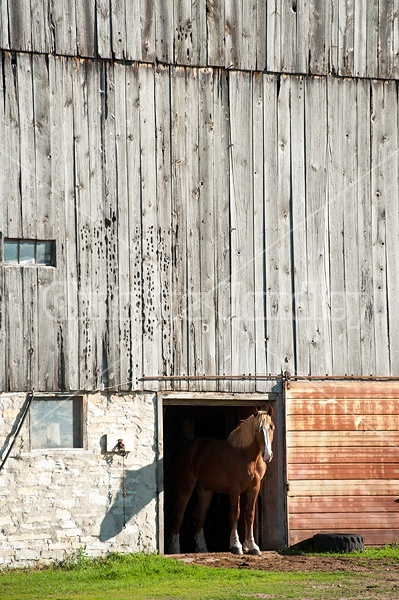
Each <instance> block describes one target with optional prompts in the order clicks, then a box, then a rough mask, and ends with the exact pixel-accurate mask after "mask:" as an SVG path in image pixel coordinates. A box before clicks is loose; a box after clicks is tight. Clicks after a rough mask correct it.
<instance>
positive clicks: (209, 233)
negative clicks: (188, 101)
mask: <svg viewBox="0 0 399 600" xmlns="http://www.w3.org/2000/svg"><path fill="white" fill-rule="evenodd" d="M214 85H215V80H214V76H213V71H211V70H210V69H203V70H200V71H199V82H198V89H199V140H198V143H199V152H198V159H199V177H198V202H199V250H200V254H199V257H200V265H199V266H200V289H199V300H200V303H199V309H200V310H199V312H200V316H199V327H198V332H199V334H200V336H201V354H202V356H201V372H202V373H208V374H215V373H216V278H215V249H216V248H215V246H216V232H215V227H216V223H215V213H214V207H215V200H216V201H217V199H216V198H215V192H214V183H215V180H216V178H217V177H218V172H219V169H218V163H219V157H217V156H215V155H214V141H215V140H214V127H215V114H214ZM214 386H215V382H214V381H212V382H210V381H204V382H203V384H202V389H214Z"/></svg>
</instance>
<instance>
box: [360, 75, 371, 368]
mask: <svg viewBox="0 0 399 600" xmlns="http://www.w3.org/2000/svg"><path fill="white" fill-rule="evenodd" d="M370 99H371V84H370V82H369V81H367V80H360V81H358V82H357V102H356V110H357V124H358V126H357V137H358V140H357V148H358V166H357V168H358V175H357V182H358V183H357V195H358V230H359V240H362V241H361V243H359V246H358V248H359V250H358V251H359V292H360V293H359V296H360V352H361V359H362V371H361V372H362V374H363V375H370V374H371V373H376V367H375V358H376V356H375V346H374V317H375V314H374V310H373V304H374V298H373V296H374V290H373V287H374V283H373V258H372V257H373V254H372V248H373V244H372V227H371V223H372V195H371V194H372V192H371V109H370V105H371V102H370Z"/></svg>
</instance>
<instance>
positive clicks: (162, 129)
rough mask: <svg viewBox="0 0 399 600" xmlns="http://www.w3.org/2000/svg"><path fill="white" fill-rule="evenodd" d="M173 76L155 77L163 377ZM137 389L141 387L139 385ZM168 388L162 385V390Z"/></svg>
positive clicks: (167, 339) (167, 358)
mask: <svg viewBox="0 0 399 600" xmlns="http://www.w3.org/2000/svg"><path fill="white" fill-rule="evenodd" d="M169 93H170V72H169V69H168V68H167V67H163V66H161V65H159V66H158V68H157V70H156V73H155V105H156V114H157V122H156V144H157V149H156V161H157V165H156V173H157V176H156V184H157V193H156V202H157V215H158V224H157V232H156V238H157V253H158V264H159V267H158V272H159V315H160V348H159V364H158V372H159V373H160V374H162V375H171V374H172V373H173V336H172V331H173V323H172V311H171V306H172V293H173V285H172V281H173V277H172V269H173V264H172V163H171V145H172V142H171V137H170V130H171V112H170V100H169ZM136 385H137V383H136ZM163 387H165V386H164V385H163V384H162V383H161V384H158V389H159V388H160V389H162V388H163Z"/></svg>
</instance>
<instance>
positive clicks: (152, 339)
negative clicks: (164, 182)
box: [139, 66, 161, 389]
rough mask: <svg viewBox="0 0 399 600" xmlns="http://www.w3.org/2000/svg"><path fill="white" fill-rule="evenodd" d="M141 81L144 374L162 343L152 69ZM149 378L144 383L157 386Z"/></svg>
mask: <svg viewBox="0 0 399 600" xmlns="http://www.w3.org/2000/svg"><path fill="white" fill-rule="evenodd" d="M139 85H140V153H141V210H142V251H143V280H142V284H143V319H144V322H143V369H144V374H145V375H153V374H154V372H156V371H157V370H158V365H159V350H160V347H161V315H160V311H159V273H158V262H157V226H158V219H157V203H156V194H157V188H156V173H157V168H156V159H155V158H156V157H155V138H154V131H155V128H156V127H155V123H156V120H155V119H156V117H155V94H154V85H155V82H154V69H153V67H150V66H141V67H140V70H139ZM156 386H157V383H156V382H152V383H151V382H148V383H147V384H146V387H148V388H149V389H152V387H156Z"/></svg>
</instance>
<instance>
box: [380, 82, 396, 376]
mask: <svg viewBox="0 0 399 600" xmlns="http://www.w3.org/2000/svg"><path fill="white" fill-rule="evenodd" d="M380 85H381V86H382V85H383V86H384V107H383V114H382V117H383V122H382V127H383V128H381V130H380V132H379V134H380V135H379V140H380V146H381V154H380V156H381V158H383V163H382V164H380V165H378V172H379V173H380V177H381V180H380V191H381V193H382V196H383V197H385V224H386V286H387V287H386V289H387V294H388V297H387V304H388V338H389V346H388V348H389V354H390V356H389V366H390V374H393V373H397V372H398V367H399V323H398V319H397V318H396V315H395V311H394V310H393V307H395V306H397V305H398V304H399V285H398V277H397V269H398V264H399V215H398V202H397V199H398V197H399V193H398V192H399V190H398V175H399V173H398V160H397V151H398V150H397V149H398V116H397V115H398V108H397V107H398V91H397V84H396V83H395V82H394V81H389V82H384V83H381V84H380ZM377 351H378V350H377ZM386 353H387V348H385V354H386ZM387 359H388V356H386V362H387Z"/></svg>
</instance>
